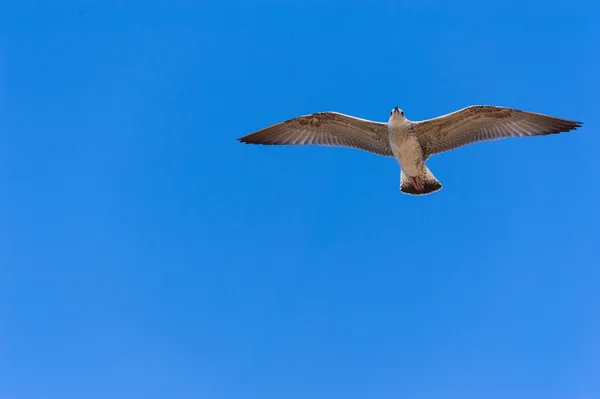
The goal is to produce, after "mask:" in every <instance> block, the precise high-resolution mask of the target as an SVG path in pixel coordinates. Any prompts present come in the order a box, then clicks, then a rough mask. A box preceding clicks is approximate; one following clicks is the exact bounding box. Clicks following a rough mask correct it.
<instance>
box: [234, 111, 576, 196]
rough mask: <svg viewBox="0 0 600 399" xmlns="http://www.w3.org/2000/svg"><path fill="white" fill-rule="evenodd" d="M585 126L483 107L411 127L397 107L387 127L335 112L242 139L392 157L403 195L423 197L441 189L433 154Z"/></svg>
mask: <svg viewBox="0 0 600 399" xmlns="http://www.w3.org/2000/svg"><path fill="white" fill-rule="evenodd" d="M581 125H582V123H581V122H575V121H571V120H566V119H560V118H556V117H552V116H548V115H543V114H537V113H533V112H526V111H520V110H516V109H513V108H506V107H497V106H482V105H477V106H470V107H466V108H463V109H461V110H458V111H456V112H453V113H450V114H447V115H443V116H440V117H437V118H433V119H429V120H425V121H419V122H413V121H410V120H408V119H406V118H405V117H404V112H403V111H402V110H400V109H399V108H398V107H395V108H394V109H393V110H392V111H391V112H390V118H389V120H388V122H387V123H382V122H374V121H369V120H366V119H360V118H356V117H353V116H349V115H344V114H340V113H337V112H318V113H315V114H309V115H304V116H300V117H297V118H293V119H290V120H288V121H285V122H281V123H278V124H276V125H272V126H269V127H267V128H265V129H261V130H259V131H257V132H254V133H252V134H249V135H247V136H244V137H242V138H240V139H238V140H239V141H241V142H244V143H248V144H265V145H309V144H316V145H326V146H345V147H352V148H357V149H361V150H364V151H368V152H372V153H375V154H378V155H383V156H388V157H394V158H395V159H396V160H397V162H398V165H399V166H400V190H401V191H402V192H404V193H407V194H414V195H422V194H429V193H432V192H434V191H437V190H439V189H440V188H441V187H442V185H441V184H440V182H439V181H438V180H437V179H436V178H435V176H434V175H433V174H432V173H431V171H430V170H429V169H428V168H427V166H426V165H425V161H427V159H428V158H429V157H430V156H431V155H434V154H438V153H441V152H444V151H449V150H452V149H455V148H458V147H461V146H464V145H467V144H470V143H475V142H478V141H487V140H496V139H501V138H505V137H523V136H542V135H548V134H556V133H560V132H567V131H570V130H574V129H576V128H578V127H580V126H581Z"/></svg>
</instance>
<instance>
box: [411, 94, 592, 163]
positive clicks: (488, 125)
mask: <svg viewBox="0 0 600 399" xmlns="http://www.w3.org/2000/svg"><path fill="white" fill-rule="evenodd" d="M582 124H583V123H582V122H576V121H571V120H567V119H561V118H556V117H553V116H549V115H543V114H538V113H533V112H527V111H521V110H517V109H513V108H506V107H497V106H486V105H473V106H470V107H466V108H463V109H461V110H458V111H456V112H453V113H451V114H448V115H444V116H440V117H438V118H434V119H429V120H426V121H421V122H415V123H414V125H413V126H414V129H415V131H416V134H417V136H418V137H419V140H420V142H421V146H422V147H423V150H424V152H425V154H426V156H430V155H433V154H437V153H440V152H444V151H448V150H452V149H454V148H457V147H461V146H464V145H467V144H471V143H475V142H478V141H487V140H498V139H503V138H507V137H527V136H544V135H548V134H557V133H561V132H568V131H571V130H575V129H577V128H578V127H581V125H582Z"/></svg>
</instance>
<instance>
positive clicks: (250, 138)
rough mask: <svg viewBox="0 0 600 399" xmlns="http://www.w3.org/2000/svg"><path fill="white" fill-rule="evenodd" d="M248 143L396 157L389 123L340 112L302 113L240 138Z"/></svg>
mask: <svg viewBox="0 0 600 399" xmlns="http://www.w3.org/2000/svg"><path fill="white" fill-rule="evenodd" d="M238 140H239V141H240V142H242V143H247V144H264V145H311V144H313V145H324V146H336V147H351V148H357V149H360V150H364V151H368V152H372V153H375V154H379V155H384V156H393V154H392V150H391V148H390V144H389V139H388V130H387V125H386V124H384V123H380V122H374V121H369V120H366V119H360V118H356V117H353V116H349V115H344V114H340V113H338V112H318V113H315V114H309V115H303V116H299V117H297V118H293V119H290V120H287V121H285V122H281V123H278V124H275V125H272V126H269V127H266V128H264V129H261V130H258V131H256V132H254V133H251V134H249V135H247V136H244V137H241V138H239V139H238Z"/></svg>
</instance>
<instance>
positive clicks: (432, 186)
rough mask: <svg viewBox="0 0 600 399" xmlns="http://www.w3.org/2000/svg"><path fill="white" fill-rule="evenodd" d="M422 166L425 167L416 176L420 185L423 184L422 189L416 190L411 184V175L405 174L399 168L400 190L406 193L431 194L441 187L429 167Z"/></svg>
mask: <svg viewBox="0 0 600 399" xmlns="http://www.w3.org/2000/svg"><path fill="white" fill-rule="evenodd" d="M423 167H424V168H425V170H424V173H423V174H422V175H421V176H418V177H417V179H419V182H420V185H421V186H423V189H422V190H418V189H417V187H415V185H414V184H413V181H412V179H411V177H410V176H408V175H407V174H405V173H404V171H403V170H402V169H400V191H402V192H403V193H406V194H412V195H424V194H431V193H433V192H435V191H438V190H439V189H441V188H442V184H441V183H440V182H439V181H438V179H436V178H435V176H434V175H433V173H431V171H430V170H429V168H427V166H423Z"/></svg>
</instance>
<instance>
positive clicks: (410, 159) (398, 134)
mask: <svg viewBox="0 0 600 399" xmlns="http://www.w3.org/2000/svg"><path fill="white" fill-rule="evenodd" d="M388 133H389V140H390V147H391V149H392V153H393V154H394V157H395V158H396V160H397V161H398V163H399V164H400V167H401V168H402V170H403V171H404V173H406V174H407V175H409V176H419V175H420V174H421V169H422V166H423V151H422V149H421V144H420V143H419V140H418V139H417V138H416V137H415V136H414V135H412V134H411V133H410V132H409V131H408V125H407V124H404V123H398V124H390V125H388Z"/></svg>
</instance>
